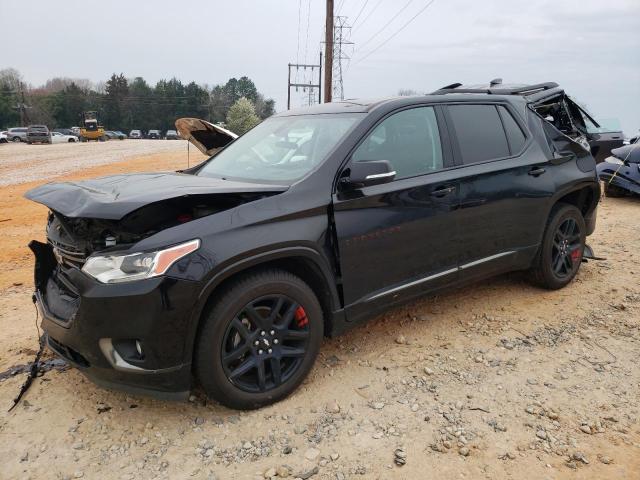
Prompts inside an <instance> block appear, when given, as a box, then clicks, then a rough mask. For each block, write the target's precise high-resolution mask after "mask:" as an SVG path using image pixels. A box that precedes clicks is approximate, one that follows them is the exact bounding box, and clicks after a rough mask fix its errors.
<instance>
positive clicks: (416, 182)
mask: <svg viewBox="0 0 640 480" xmlns="http://www.w3.org/2000/svg"><path fill="white" fill-rule="evenodd" d="M439 120H440V121H439ZM442 125H443V122H442V119H441V113H440V112H439V110H437V108H436V107H431V106H419V107H413V108H409V109H405V110H401V111H398V112H395V113H393V114H391V115H389V116H387V117H386V118H385V119H383V120H382V121H381V122H380V123H378V125H377V126H376V127H375V128H374V129H373V130H372V131H371V132H370V133H369V134H368V135H367V136H366V137H365V138H364V139H363V141H362V142H361V143H360V145H359V146H358V147H357V149H356V150H355V151H354V153H353V155H352V158H351V159H350V160H349V162H357V161H365V160H388V161H389V162H390V163H391V165H392V166H393V169H394V170H395V171H396V177H395V180H394V181H392V182H390V183H386V184H382V185H375V186H368V187H363V188H361V189H356V190H348V191H337V192H336V193H335V194H334V196H333V208H334V219H335V227H336V234H337V238H338V249H339V255H340V269H341V273H342V281H343V284H342V287H343V292H344V301H345V308H346V313H347V319H348V320H349V321H353V320H356V319H357V318H358V317H360V316H362V315H366V314H367V313H371V312H372V311H375V310H378V309H379V308H383V307H385V306H387V305H389V304H391V303H393V302H395V301H400V300H404V299H406V298H409V297H412V296H415V295H419V294H421V293H423V292H426V291H429V290H431V289H434V288H437V287H438V286H442V285H445V284H449V283H452V282H453V281H454V280H455V278H456V273H457V272H456V268H457V255H456V251H455V249H454V248H452V245H453V244H454V243H455V240H456V233H457V225H456V217H455V209H456V204H457V198H458V183H457V180H456V177H455V172H454V171H452V170H450V169H448V167H450V166H452V160H451V155H450V151H449V146H448V143H447V142H446V141H443V140H444V139H446V136H445V135H441V133H442V132H443V130H444V127H443V126H442ZM348 166H349V164H347V166H346V169H348ZM346 169H345V171H347V170H346Z"/></svg>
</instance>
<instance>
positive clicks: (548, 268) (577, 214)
mask: <svg viewBox="0 0 640 480" xmlns="http://www.w3.org/2000/svg"><path fill="white" fill-rule="evenodd" d="M586 232H587V228H586V225H585V222H584V217H583V216H582V212H581V211H580V210H579V209H578V208H576V207H575V206H573V205H568V204H562V203H561V204H558V205H556V206H555V207H554V208H553V209H552V210H551V214H550V215H549V220H548V221H547V226H546V229H545V233H544V237H543V239H542V244H541V245H540V248H539V250H538V254H537V255H536V259H535V260H534V264H533V266H532V269H531V273H532V277H533V280H534V281H535V283H537V284H538V285H540V286H542V287H544V288H548V289H552V290H555V289H558V288H562V287H564V286H565V285H567V284H568V283H569V282H571V280H573V277H575V276H576V274H577V273H578V269H579V268H580V264H581V262H582V255H583V253H584V246H585V241H586Z"/></svg>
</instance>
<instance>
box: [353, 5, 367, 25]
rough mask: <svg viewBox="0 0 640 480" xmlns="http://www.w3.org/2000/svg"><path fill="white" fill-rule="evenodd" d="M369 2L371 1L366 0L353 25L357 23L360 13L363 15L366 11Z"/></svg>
mask: <svg viewBox="0 0 640 480" xmlns="http://www.w3.org/2000/svg"><path fill="white" fill-rule="evenodd" d="M367 3H369V0H364V5H362V8H361V9H360V11H359V12H358V15H356V19H355V20H354V21H353V23H352V24H351V25H355V24H356V22H357V21H358V19H359V18H360V15H362V12H364V9H365V8H367Z"/></svg>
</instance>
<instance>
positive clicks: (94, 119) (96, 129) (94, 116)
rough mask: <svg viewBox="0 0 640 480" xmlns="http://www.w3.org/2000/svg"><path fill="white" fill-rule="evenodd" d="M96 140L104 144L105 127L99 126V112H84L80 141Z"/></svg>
mask: <svg viewBox="0 0 640 480" xmlns="http://www.w3.org/2000/svg"><path fill="white" fill-rule="evenodd" d="M89 140H96V141H99V142H104V141H105V140H106V137H105V136H104V127H103V126H102V125H98V112H82V126H81V127H80V141H81V142H88V141H89Z"/></svg>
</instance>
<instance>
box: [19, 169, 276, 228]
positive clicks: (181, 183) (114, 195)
mask: <svg viewBox="0 0 640 480" xmlns="http://www.w3.org/2000/svg"><path fill="white" fill-rule="evenodd" d="M287 188H288V187H286V186H279V185H261V184H256V183H244V182H234V181H230V180H223V179H220V178H211V177H199V176H195V175H188V174H181V173H139V174H127V175H113V176H109V177H102V178H96V179H93V180H85V181H81V182H62V183H47V184H45V185H41V186H39V187H36V188H34V189H32V190H29V191H28V192H27V193H25V195H24V196H25V197H26V198H28V199H29V200H33V201H34V202H37V203H41V204H42V205H45V206H47V207H49V208H50V209H51V210H55V211H56V212H59V213H61V214H62V215H64V216H66V217H71V218H80V217H84V218H98V219H105V220H120V219H122V218H123V217H124V216H126V215H127V214H129V213H131V212H133V211H135V210H137V209H139V208H141V207H144V206H146V205H149V204H151V203H155V202H159V201H162V200H169V199H172V198H178V197H186V196H190V195H210V194H225V193H226V194H230V193H260V192H264V193H277V192H284V191H285V190H287Z"/></svg>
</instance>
